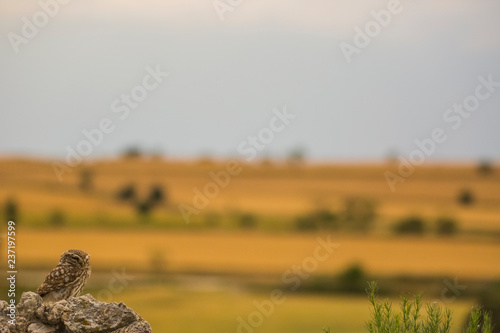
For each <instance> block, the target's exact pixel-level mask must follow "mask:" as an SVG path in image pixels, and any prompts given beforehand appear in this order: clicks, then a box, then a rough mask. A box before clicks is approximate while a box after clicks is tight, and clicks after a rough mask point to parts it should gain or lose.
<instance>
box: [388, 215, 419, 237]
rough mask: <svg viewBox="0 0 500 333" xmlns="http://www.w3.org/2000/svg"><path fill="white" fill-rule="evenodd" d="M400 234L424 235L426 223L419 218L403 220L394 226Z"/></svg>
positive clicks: (413, 217) (412, 217)
mask: <svg viewBox="0 0 500 333" xmlns="http://www.w3.org/2000/svg"><path fill="white" fill-rule="evenodd" d="M394 231H395V232H396V233H398V234H407V235H408V234H414V235H422V234H423V233H424V232H425V221H424V220H423V219H422V218H421V217H418V216H410V217H406V218H404V219H402V220H401V221H399V222H398V223H397V224H396V225H395V226H394Z"/></svg>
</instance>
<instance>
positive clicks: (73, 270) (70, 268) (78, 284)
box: [36, 250, 90, 303]
mask: <svg viewBox="0 0 500 333" xmlns="http://www.w3.org/2000/svg"><path fill="white" fill-rule="evenodd" d="M89 257H90V255H89V254H88V253H86V252H84V251H82V250H68V251H66V252H64V253H63V254H62V255H61V260H60V261H59V264H58V265H57V266H56V268H54V269H53V270H52V271H51V272H50V273H49V275H47V277H46V278H45V281H44V282H43V283H42V285H41V286H40V287H38V289H37V290H36V293H37V294H38V295H40V296H42V298H43V301H44V302H46V303H54V302H58V301H60V300H63V299H68V298H70V297H76V296H78V295H80V292H81V291H82V289H83V286H84V285H85V283H86V282H87V279H88V277H89V276H90V261H89Z"/></svg>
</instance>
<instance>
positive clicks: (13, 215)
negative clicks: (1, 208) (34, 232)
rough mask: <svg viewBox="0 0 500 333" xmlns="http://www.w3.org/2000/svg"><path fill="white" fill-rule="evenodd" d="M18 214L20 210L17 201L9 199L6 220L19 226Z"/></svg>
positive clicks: (6, 203)
mask: <svg viewBox="0 0 500 333" xmlns="http://www.w3.org/2000/svg"><path fill="white" fill-rule="evenodd" d="M18 213H19V209H18V204H17V201H16V200H15V199H14V198H8V199H7V201H6V202H5V219H6V220H7V221H14V222H16V225H17V222H18V221H17V218H18Z"/></svg>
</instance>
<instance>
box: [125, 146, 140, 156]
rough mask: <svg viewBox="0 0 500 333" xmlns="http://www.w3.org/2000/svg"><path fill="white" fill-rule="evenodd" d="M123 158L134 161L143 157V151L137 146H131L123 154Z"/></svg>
mask: <svg viewBox="0 0 500 333" xmlns="http://www.w3.org/2000/svg"><path fill="white" fill-rule="evenodd" d="M122 157H123V158H128V159H133V158H140V157H142V151H141V149H140V148H139V147H137V146H130V147H127V148H126V149H125V151H124V152H123V154H122Z"/></svg>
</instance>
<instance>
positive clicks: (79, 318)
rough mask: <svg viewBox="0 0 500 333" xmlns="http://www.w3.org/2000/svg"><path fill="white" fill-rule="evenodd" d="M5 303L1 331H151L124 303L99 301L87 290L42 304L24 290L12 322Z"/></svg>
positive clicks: (0, 305) (1, 304)
mask: <svg viewBox="0 0 500 333" xmlns="http://www.w3.org/2000/svg"><path fill="white" fill-rule="evenodd" d="M7 310H8V309H7V303H6V302H4V301H0V333H60V332H64V333H150V332H152V330H151V326H150V325H149V324H148V322H146V321H145V320H144V319H142V318H141V316H139V315H138V314H137V313H135V312H134V311H133V310H132V309H130V308H129V307H127V306H126V305H125V304H123V303H104V302H99V301H97V300H96V299H95V298H93V297H92V296H91V295H90V294H87V295H84V296H80V297H72V298H70V299H68V300H67V301H66V300H63V301H59V302H57V303H51V304H43V303H42V299H41V297H40V296H39V295H38V294H36V293H33V292H26V293H23V295H22V296H21V300H20V301H19V304H18V305H17V306H16V321H15V323H16V324H15V325H8V320H10V318H9V317H7V313H8V312H7Z"/></svg>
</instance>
